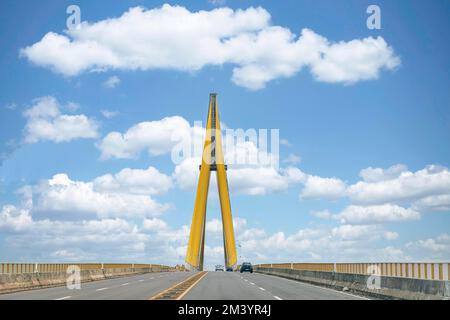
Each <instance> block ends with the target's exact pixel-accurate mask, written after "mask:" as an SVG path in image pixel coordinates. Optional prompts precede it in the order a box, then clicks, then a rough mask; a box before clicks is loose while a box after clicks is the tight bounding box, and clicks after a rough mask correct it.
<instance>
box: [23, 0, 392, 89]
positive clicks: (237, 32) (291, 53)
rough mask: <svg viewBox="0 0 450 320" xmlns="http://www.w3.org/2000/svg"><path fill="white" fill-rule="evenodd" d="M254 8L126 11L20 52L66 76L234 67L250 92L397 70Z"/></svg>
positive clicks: (354, 43) (359, 44)
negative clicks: (297, 80)
mask: <svg viewBox="0 0 450 320" xmlns="http://www.w3.org/2000/svg"><path fill="white" fill-rule="evenodd" d="M270 20H271V16H270V13H269V12H268V11H267V10H265V9H263V8H261V7H258V8H253V7H250V8H248V9H245V10H241V9H238V10H232V9H230V8H216V9H213V10H210V11H197V12H191V11H189V10H188V9H186V8H184V7H181V6H171V5H168V4H165V5H163V6H162V7H159V8H154V9H150V10H147V9H144V8H142V7H135V8H130V9H129V10H128V11H127V12H125V13H124V14H123V15H122V16H120V17H117V18H109V19H106V20H101V21H98V22H94V23H88V22H83V23H82V24H81V25H80V27H79V28H74V29H72V30H66V31H65V33H66V35H62V34H58V33H54V32H49V33H47V34H46V35H45V36H44V37H43V38H42V39H41V40H40V41H38V42H36V43H34V44H32V45H30V46H28V47H26V48H23V49H22V50H21V55H22V56H24V57H26V58H27V59H28V60H29V61H31V62H32V63H34V64H36V65H39V66H44V67H48V68H51V69H52V70H54V71H55V72H58V73H61V74H63V75H65V76H75V75H77V74H79V73H81V72H85V71H91V70H107V69H112V70H155V69H169V70H180V71H196V70H201V69H202V68H204V67H205V66H208V65H219V66H220V65H224V64H231V65H234V69H233V74H232V81H233V82H234V83H235V84H237V85H239V86H243V87H246V88H249V89H252V90H257V89H261V88H263V87H265V85H266V84H267V82H269V81H271V80H274V79H277V78H287V77H292V76H293V75H295V74H296V73H298V72H299V71H300V70H302V69H303V68H305V67H308V68H309V69H310V72H311V73H312V75H313V77H314V79H316V80H317V81H324V82H333V83H334V82H337V83H346V84H350V83H354V82H357V81H363V80H370V79H376V78H378V77H379V74H380V72H381V70H393V69H394V68H395V67H397V66H398V65H399V64H400V59H399V58H398V57H397V56H396V55H395V53H394V50H393V49H392V47H390V46H389V45H388V44H387V43H386V41H385V40H384V39H383V38H382V37H380V36H379V37H376V38H374V37H368V38H364V39H354V40H350V41H348V42H345V41H340V42H332V41H329V40H328V39H326V38H325V37H323V36H320V35H318V34H316V33H315V32H314V31H312V30H309V29H303V30H302V31H301V34H300V36H297V35H295V34H294V33H293V32H292V31H291V30H289V29H287V28H284V27H281V26H274V25H272V24H271V21H270Z"/></svg>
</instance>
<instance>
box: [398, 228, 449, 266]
mask: <svg viewBox="0 0 450 320" xmlns="http://www.w3.org/2000/svg"><path fill="white" fill-rule="evenodd" d="M405 247H406V249H407V250H408V251H409V252H410V253H411V254H415V255H420V256H421V257H422V261H423V259H427V260H428V261H436V260H438V259H442V260H448V259H449V257H450V235H449V234H447V233H443V234H441V235H439V236H437V237H436V238H427V239H420V240H416V241H411V242H408V243H407V244H406V245H405Z"/></svg>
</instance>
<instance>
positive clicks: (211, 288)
mask: <svg viewBox="0 0 450 320" xmlns="http://www.w3.org/2000/svg"><path fill="white" fill-rule="evenodd" d="M192 275H193V274H192V273H190V272H168V273H148V274H143V275H137V276H130V277H123V278H116V279H109V280H101V281H95V282H88V283H83V284H82V287H81V290H69V289H67V288H66V287H65V286H64V287H55V288H48V289H39V290H30V291H23V292H17V293H12V294H3V295H0V300H12V299H14V300H24V299H25V300H39V299H40V300H72V299H83V300H109V299H120V300H125V299H133V300H145V299H149V298H150V297H152V296H155V295H157V294H158V293H160V292H163V291H164V290H166V289H167V288H170V287H172V286H175V285H176V284H177V283H180V282H182V281H184V280H186V279H187V278H189V277H191V276H192ZM190 299H209V300H223V299H230V300H235V299H250V300H277V299H278V300H281V299H282V300H288V299H323V300H336V299H339V300H347V299H364V298H362V297H357V296H354V295H349V294H346V293H343V292H339V291H335V290H331V289H326V288H322V287H316V286H312V285H308V284H304V283H300V282H297V281H293V280H288V279H283V278H279V277H274V276H268V275H262V274H255V273H253V274H248V273H243V274H241V273H236V272H208V273H207V275H206V276H205V277H203V278H202V279H201V281H199V282H198V283H197V284H196V285H195V286H194V287H192V288H191V289H190V291H188V292H187V293H186V295H185V296H184V297H183V300H190Z"/></svg>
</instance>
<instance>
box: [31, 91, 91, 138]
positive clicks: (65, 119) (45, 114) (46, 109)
mask: <svg viewBox="0 0 450 320" xmlns="http://www.w3.org/2000/svg"><path fill="white" fill-rule="evenodd" d="M68 106H69V109H70V108H71V107H73V103H71V104H69V105H68ZM60 108H61V105H60V104H59V103H58V101H57V100H56V98H54V97H51V96H48V97H42V98H38V99H35V100H34V104H33V106H32V107H30V108H29V109H27V110H25V112H24V113H23V115H24V117H25V118H26V119H27V123H26V125H25V129H24V135H25V138H24V141H25V143H36V142H39V141H52V142H57V143H59V142H67V141H71V140H74V139H81V138H85V139H92V138H96V137H97V136H98V132H97V130H98V124H97V123H96V122H95V121H94V120H93V119H90V118H88V117H87V116H85V115H84V114H80V115H67V114H62V113H61V111H60Z"/></svg>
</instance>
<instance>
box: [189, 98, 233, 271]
mask: <svg viewBox="0 0 450 320" xmlns="http://www.w3.org/2000/svg"><path fill="white" fill-rule="evenodd" d="M226 170H227V166H226V164H225V160H224V155H223V150H222V136H221V132H220V121H219V112H218V106H217V94H216V93H211V94H210V96H209V110H208V120H207V123H206V136H205V144H204V147H203V156H202V163H201V165H200V177H199V180H198V186H197V194H196V197H195V205H194V213H193V215H192V223H191V230H190V235H189V242H188V248H187V253H186V263H187V266H188V267H189V268H190V269H193V270H199V271H201V270H203V256H204V250H205V225H206V202H207V199H208V189H209V181H210V175H211V171H215V172H216V177H217V186H218V188H219V199H220V209H221V212H222V226H223V243H224V255H225V265H226V268H233V267H234V266H235V265H236V263H237V255H236V244H235V240H234V230H233V218H232V215H231V204H230V196H229V192H228V182H227V173H226Z"/></svg>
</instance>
